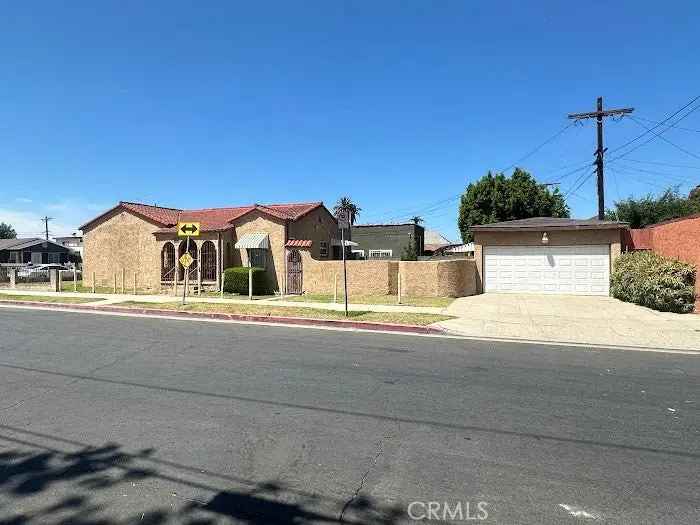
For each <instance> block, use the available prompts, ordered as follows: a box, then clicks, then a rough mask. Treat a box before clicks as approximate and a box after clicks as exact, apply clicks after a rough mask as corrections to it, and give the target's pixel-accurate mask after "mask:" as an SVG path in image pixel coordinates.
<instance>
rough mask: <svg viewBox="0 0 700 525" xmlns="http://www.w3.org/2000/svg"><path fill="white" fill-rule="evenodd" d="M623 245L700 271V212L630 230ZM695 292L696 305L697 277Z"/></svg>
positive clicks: (699, 288)
mask: <svg viewBox="0 0 700 525" xmlns="http://www.w3.org/2000/svg"><path fill="white" fill-rule="evenodd" d="M626 245H627V249H630V250H652V251H654V252H656V253H658V254H660V255H663V256H664V257H670V258H673V259H678V260H680V261H684V262H687V263H689V264H693V265H695V268H696V269H697V268H700V213H698V214H694V215H689V216H687V217H681V218H679V219H670V220H667V221H663V222H660V223H658V224H652V225H650V226H647V227H646V228H641V229H633V230H630V231H629V237H628V238H627V242H626ZM696 273H697V271H696ZM695 292H696V296H697V297H698V302H699V303H700V276H697V278H696V281H695Z"/></svg>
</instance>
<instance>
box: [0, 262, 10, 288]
mask: <svg viewBox="0 0 700 525" xmlns="http://www.w3.org/2000/svg"><path fill="white" fill-rule="evenodd" d="M9 284H10V268H8V267H7V266H0V285H6V286H9Z"/></svg>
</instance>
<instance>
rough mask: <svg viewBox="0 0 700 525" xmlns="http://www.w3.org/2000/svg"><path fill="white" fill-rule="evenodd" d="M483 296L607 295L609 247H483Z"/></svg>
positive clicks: (608, 287)
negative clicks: (487, 293)
mask: <svg viewBox="0 0 700 525" xmlns="http://www.w3.org/2000/svg"><path fill="white" fill-rule="evenodd" d="M484 276H485V277H484V291H485V292H510V293H518V292H530V293H555V294H556V293H559V294H579V295H608V294H609V289H610V246H609V245H607V244H600V245H593V246H484Z"/></svg>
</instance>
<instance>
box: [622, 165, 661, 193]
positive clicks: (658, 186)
mask: <svg viewBox="0 0 700 525" xmlns="http://www.w3.org/2000/svg"><path fill="white" fill-rule="evenodd" d="M611 169H613V168H611ZM614 169H615V170H617V171H618V173H620V174H622V175H625V174H628V175H629V174H634V175H635V177H636V178H635V181H636V182H641V183H642V184H646V185H647V186H654V187H655V188H659V189H662V190H665V189H667V188H668V186H664V185H663V184H659V183H658V182H651V181H649V180H647V179H644V178H641V177H642V175H640V174H639V173H634V172H633V171H632V170H629V169H627V168H623V167H621V166H615V168H614Z"/></svg>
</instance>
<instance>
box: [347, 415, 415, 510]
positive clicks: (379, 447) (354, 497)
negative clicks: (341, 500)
mask: <svg viewBox="0 0 700 525" xmlns="http://www.w3.org/2000/svg"><path fill="white" fill-rule="evenodd" d="M400 431H401V426H400V423H399V424H398V431H397V433H396V434H386V435H384V436H383V437H382V438H381V439H380V440H379V442H378V443H377V449H376V452H375V454H374V457H373V458H372V461H370V464H369V466H368V467H367V470H365V472H364V474H362V478H360V483H358V485H357V488H356V489H355V491H354V492H353V493H352V496H350V498H349V499H348V500H347V501H346V502H345V504H344V505H343V508H342V510H341V511H340V515H339V516H338V522H339V523H345V521H344V517H345V512H346V511H347V510H348V509H349V508H350V506H351V505H352V504H353V503H354V502H355V500H357V498H358V497H359V496H360V492H362V489H363V488H364V486H365V483H366V482H367V478H368V477H369V474H370V472H372V470H374V468H375V467H376V466H377V462H378V461H379V458H380V457H381V456H382V455H383V454H384V445H385V443H386V442H387V441H389V440H390V439H393V438H394V437H396V435H398V433H399V432H400Z"/></svg>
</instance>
